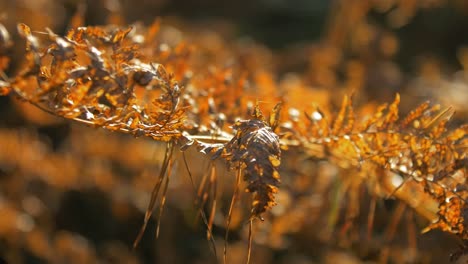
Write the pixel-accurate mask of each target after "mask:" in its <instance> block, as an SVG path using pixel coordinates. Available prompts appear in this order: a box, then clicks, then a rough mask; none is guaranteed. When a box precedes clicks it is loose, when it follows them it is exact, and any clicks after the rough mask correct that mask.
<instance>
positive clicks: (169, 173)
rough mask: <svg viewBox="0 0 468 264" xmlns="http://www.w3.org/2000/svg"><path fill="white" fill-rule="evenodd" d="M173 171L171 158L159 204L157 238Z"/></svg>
mask: <svg viewBox="0 0 468 264" xmlns="http://www.w3.org/2000/svg"><path fill="white" fill-rule="evenodd" d="M172 148H173V147H172ZM171 155H172V149H171ZM171 172H172V159H169V165H168V167H167V173H166V177H165V183H164V187H163V192H162V197H161V203H160V205H159V215H158V223H157V225H156V238H158V237H159V227H160V226H161V217H162V213H163V210H164V205H165V204H166V194H167V188H168V186H169V179H170V177H171Z"/></svg>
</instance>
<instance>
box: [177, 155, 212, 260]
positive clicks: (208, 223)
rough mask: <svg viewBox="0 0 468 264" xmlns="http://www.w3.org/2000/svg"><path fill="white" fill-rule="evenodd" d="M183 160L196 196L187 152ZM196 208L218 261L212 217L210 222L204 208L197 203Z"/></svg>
mask: <svg viewBox="0 0 468 264" xmlns="http://www.w3.org/2000/svg"><path fill="white" fill-rule="evenodd" d="M182 159H183V161H184V165H185V168H186V170H187V174H188V176H189V178H190V183H191V186H192V191H193V193H194V195H196V189H195V182H194V181H193V176H192V172H191V171H190V168H189V165H188V162H187V157H186V156H185V152H182ZM213 166H214V165H213ZM215 193H216V191H215ZM215 201H216V200H215ZM215 205H216V203H214V206H213V208H214V207H215ZM195 206H197V207H198V208H197V210H198V212H199V214H200V217H201V218H202V221H203V223H204V225H205V226H206V229H207V230H206V233H207V239H208V240H209V241H210V244H211V247H212V250H213V253H214V258H215V259H216V260H217V259H218V254H217V250H216V244H215V240H214V237H213V234H212V225H213V222H212V220H211V215H210V221H209V220H208V219H207V217H206V214H205V211H203V208H202V207H201V206H198V205H197V203H195Z"/></svg>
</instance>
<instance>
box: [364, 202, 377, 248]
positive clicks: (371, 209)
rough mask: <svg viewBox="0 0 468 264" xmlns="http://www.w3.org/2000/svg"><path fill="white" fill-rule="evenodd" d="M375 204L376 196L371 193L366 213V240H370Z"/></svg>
mask: <svg viewBox="0 0 468 264" xmlns="http://www.w3.org/2000/svg"><path fill="white" fill-rule="evenodd" d="M376 205H377V198H376V197H375V195H372V197H371V201H370V205H369V214H368V215H367V234H366V240H367V242H370V241H371V236H372V230H373V229H374V217H375V207H376Z"/></svg>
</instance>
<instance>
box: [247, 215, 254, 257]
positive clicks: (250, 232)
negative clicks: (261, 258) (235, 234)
mask: <svg viewBox="0 0 468 264" xmlns="http://www.w3.org/2000/svg"><path fill="white" fill-rule="evenodd" d="M252 229H253V218H250V219H249V245H248V247H247V262H246V263H247V264H249V263H250V256H251V255H252V238H253V233H252V232H253V230H252Z"/></svg>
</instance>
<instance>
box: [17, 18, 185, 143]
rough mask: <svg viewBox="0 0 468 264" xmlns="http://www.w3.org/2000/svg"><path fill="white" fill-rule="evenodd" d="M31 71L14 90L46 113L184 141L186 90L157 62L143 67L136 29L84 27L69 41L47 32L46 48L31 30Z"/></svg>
mask: <svg viewBox="0 0 468 264" xmlns="http://www.w3.org/2000/svg"><path fill="white" fill-rule="evenodd" d="M18 29H19V31H20V34H21V35H22V36H23V37H24V38H25V39H26V42H27V54H26V59H27V61H26V63H27V65H28V66H27V67H25V68H24V69H23V71H22V72H21V73H19V74H18V75H17V76H16V77H15V78H14V79H13V80H10V85H9V89H11V90H12V92H13V94H15V95H16V96H18V97H20V98H21V99H25V100H27V101H29V102H30V103H32V104H34V105H36V106H38V107H40V108H42V109H43V110H45V111H47V112H49V113H52V114H55V115H58V116H62V117H65V118H68V119H73V120H75V121H79V122H82V123H85V124H90V125H94V126H99V127H104V128H107V129H109V130H115V131H121V132H124V133H130V134H133V135H135V136H143V135H144V136H149V137H153V138H155V139H157V140H164V141H168V140H170V139H171V138H176V137H179V136H180V131H179V128H180V127H181V125H182V120H183V119H184V112H185V108H184V107H183V106H182V104H181V103H179V101H180V94H181V88H180V86H179V85H178V83H177V82H176V81H175V80H174V78H173V75H172V74H170V73H168V72H167V71H166V70H165V67H164V66H163V65H161V64H158V63H152V62H143V61H141V60H140V59H142V56H140V50H141V49H143V47H142V44H141V43H140V42H139V41H138V40H137V39H138V38H136V37H129V34H130V32H131V30H132V28H127V29H116V28H112V27H109V28H104V27H82V28H77V29H74V30H71V31H70V32H69V33H68V34H67V36H66V37H60V36H57V35H55V34H54V33H53V32H52V31H50V30H49V31H48V33H47V36H48V42H49V43H50V44H48V45H42V44H41V43H40V42H39V39H38V38H37V37H35V36H34V35H33V34H32V33H31V30H30V29H29V27H28V26H26V25H24V24H20V25H19V26H18Z"/></svg>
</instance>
